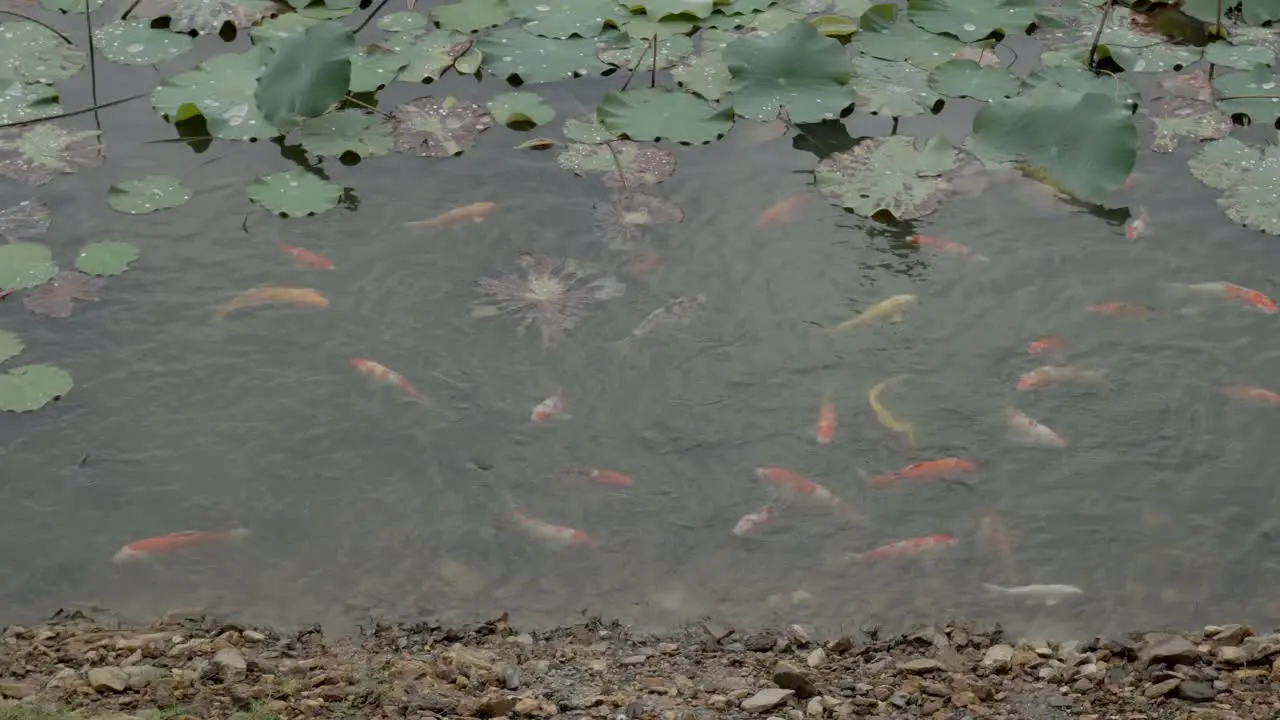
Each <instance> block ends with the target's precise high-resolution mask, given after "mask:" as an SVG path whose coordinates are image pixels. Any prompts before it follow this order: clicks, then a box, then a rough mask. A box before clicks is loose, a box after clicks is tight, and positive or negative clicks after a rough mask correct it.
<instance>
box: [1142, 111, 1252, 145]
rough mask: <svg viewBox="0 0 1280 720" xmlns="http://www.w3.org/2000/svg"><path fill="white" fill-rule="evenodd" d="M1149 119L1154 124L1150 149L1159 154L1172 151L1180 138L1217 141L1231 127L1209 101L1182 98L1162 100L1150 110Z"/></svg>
mask: <svg viewBox="0 0 1280 720" xmlns="http://www.w3.org/2000/svg"><path fill="white" fill-rule="evenodd" d="M1151 119H1152V120H1153V121H1154V122H1155V125H1156V131H1155V137H1154V138H1152V141H1151V149H1152V150H1155V151H1156V152H1162V153H1167V152H1173V151H1174V150H1175V149H1176V148H1177V147H1178V141H1179V140H1180V139H1181V138H1190V139H1192V140H1198V141H1205V140H1217V139H1218V138H1221V137H1226V135H1227V133H1229V132H1231V127H1232V123H1231V118H1229V117H1227V116H1226V115H1224V114H1222V113H1220V112H1218V111H1217V110H1215V109H1214V107H1213V106H1212V105H1210V104H1209V103H1203V102H1197V101H1195V100H1188V99H1186V98H1169V99H1167V100H1164V101H1163V102H1161V103H1159V104H1158V105H1156V106H1155V108H1154V109H1153V110H1152V113H1151Z"/></svg>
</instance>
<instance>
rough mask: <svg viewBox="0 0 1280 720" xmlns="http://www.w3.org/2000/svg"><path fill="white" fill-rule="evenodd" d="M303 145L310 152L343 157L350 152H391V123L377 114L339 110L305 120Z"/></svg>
mask: <svg viewBox="0 0 1280 720" xmlns="http://www.w3.org/2000/svg"><path fill="white" fill-rule="evenodd" d="M300 130H301V138H300V142H301V143H302V147H303V148H304V149H305V150H306V151H307V152H309V153H314V154H316V155H321V156H326V157H334V158H336V157H342V155H343V154H344V153H352V154H353V155H357V156H359V157H360V158H362V159H365V158H371V157H374V156H375V155H386V154H387V153H389V152H391V145H392V142H391V125H390V123H388V122H387V121H386V119H385V118H383V117H382V116H380V115H371V114H368V113H365V112H362V111H360V110H340V111H338V112H332V113H328V114H325V115H321V116H320V117H316V118H310V119H308V120H304V121H303V122H302V125H301V127H300Z"/></svg>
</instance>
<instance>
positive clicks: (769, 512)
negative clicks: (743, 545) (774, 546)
mask: <svg viewBox="0 0 1280 720" xmlns="http://www.w3.org/2000/svg"><path fill="white" fill-rule="evenodd" d="M777 516H778V511H777V510H776V509H774V507H773V506H772V505H765V506H764V507H762V508H760V509H759V510H756V511H755V512H749V513H747V514H746V515H743V516H742V518H741V519H739V520H738V524H736V525H734V526H733V534H734V535H737V536H738V537H746V536H747V535H748V534H750V533H751V532H752V531H754V530H755V529H756V528H758V527H760V526H761V525H765V524H767V523H770V522H772V521H773V519H774V518H776V517H777Z"/></svg>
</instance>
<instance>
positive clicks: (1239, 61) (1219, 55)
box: [1204, 40, 1276, 70]
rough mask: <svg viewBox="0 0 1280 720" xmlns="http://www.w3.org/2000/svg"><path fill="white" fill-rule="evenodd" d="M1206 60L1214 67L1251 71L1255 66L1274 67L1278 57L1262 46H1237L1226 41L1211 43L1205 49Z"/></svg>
mask: <svg viewBox="0 0 1280 720" xmlns="http://www.w3.org/2000/svg"><path fill="white" fill-rule="evenodd" d="M1204 59H1205V61H1206V62H1211V63H1213V64H1214V65H1221V66H1223V67H1229V68H1235V69H1237V70H1251V69H1252V68H1253V66H1254V65H1272V64H1274V63H1275V61H1276V55H1275V53H1274V52H1272V50H1271V48H1269V47H1264V46H1262V45H1236V44H1233V43H1230V42H1227V41H1226V40H1218V41H1217V42H1211V43H1209V44H1208V45H1207V46H1205V49H1204Z"/></svg>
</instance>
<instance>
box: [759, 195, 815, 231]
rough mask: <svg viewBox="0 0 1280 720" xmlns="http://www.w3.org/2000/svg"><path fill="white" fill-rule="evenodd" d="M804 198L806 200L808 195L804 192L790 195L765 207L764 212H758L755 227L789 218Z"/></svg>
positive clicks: (798, 209)
mask: <svg viewBox="0 0 1280 720" xmlns="http://www.w3.org/2000/svg"><path fill="white" fill-rule="evenodd" d="M806 200H808V196H807V195H805V194H804V193H800V194H798V195H792V196H791V197H789V198H786V199H784V200H779V201H778V202H776V203H774V204H772V205H770V206H769V207H767V208H765V209H764V212H762V213H760V216H759V217H757V218H756V227H758V228H759V227H765V226H767V225H772V224H774V223H779V222H786V221H788V220H790V219H791V218H793V217H795V214H796V213H797V212H799V211H800V208H801V207H802V206H803V205H804V204H805V201H806Z"/></svg>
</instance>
